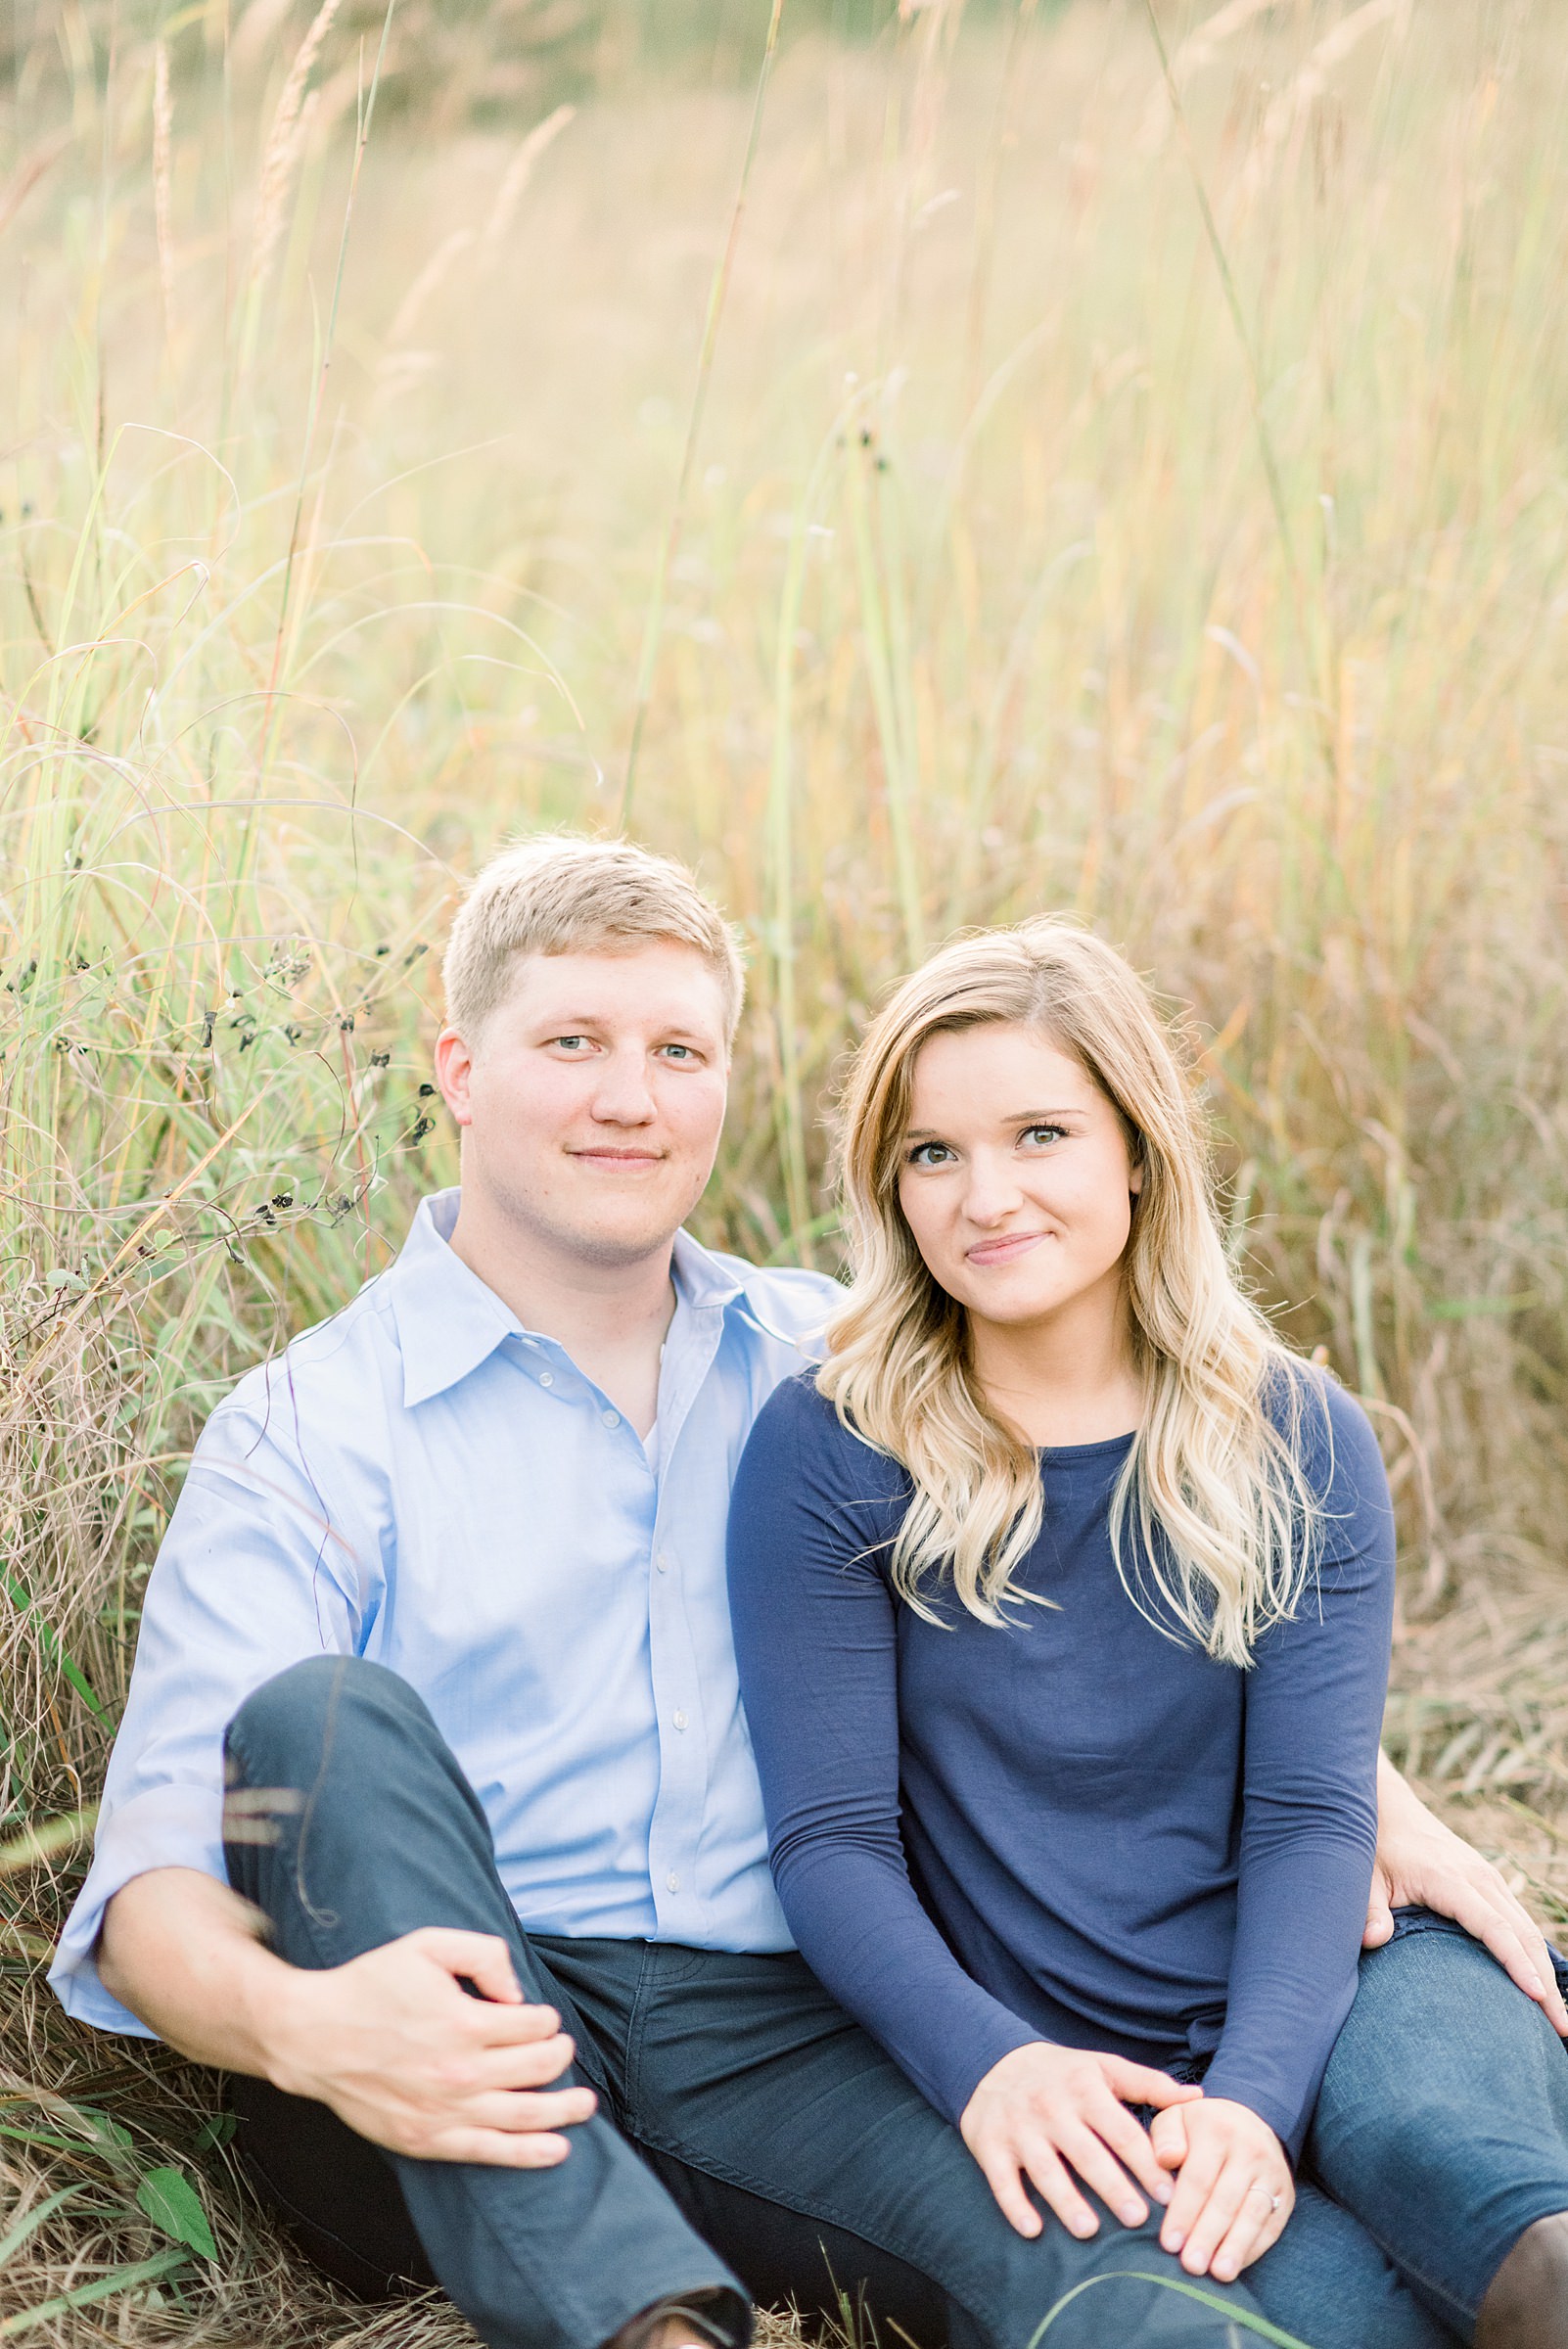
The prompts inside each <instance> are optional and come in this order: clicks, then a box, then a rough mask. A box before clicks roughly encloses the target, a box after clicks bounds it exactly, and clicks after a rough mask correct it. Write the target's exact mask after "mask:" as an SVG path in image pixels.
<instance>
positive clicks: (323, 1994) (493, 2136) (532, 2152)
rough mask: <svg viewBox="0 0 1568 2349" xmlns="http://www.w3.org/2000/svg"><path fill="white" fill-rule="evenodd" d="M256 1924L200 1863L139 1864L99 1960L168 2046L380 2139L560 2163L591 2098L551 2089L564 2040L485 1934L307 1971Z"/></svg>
mask: <svg viewBox="0 0 1568 2349" xmlns="http://www.w3.org/2000/svg"><path fill="white" fill-rule="evenodd" d="M265 1930H266V1927H265V1920H264V1919H263V1918H262V1917H261V1915H260V1914H259V1913H258V1911H255V1910H254V1909H252V1908H251V1907H250V1906H249V1904H248V1903H247V1902H245V1901H242V1900H241V1899H240V1897H239V1895H238V1894H237V1893H234V1892H231V1891H230V1890H229V1888H228V1886H227V1885H226V1884H219V1883H218V1882H216V1880H215V1879H214V1878H213V1877H211V1876H208V1875H204V1874H203V1873H202V1871H201V1870H200V1869H199V1868H190V1867H162V1868H153V1869H149V1871H148V1872H147V1874H146V1875H142V1876H133V1877H132V1878H131V1880H130V1882H129V1883H128V1884H125V1885H122V1886H121V1888H120V1890H119V1891H118V1892H116V1893H115V1897H114V1899H113V1900H112V1901H111V1902H110V1904H109V1907H108V1909H107V1910H106V1911H105V1912H104V1929H103V1934H102V1937H101V1940H100V1945H99V1952H98V1970H99V1973H100V1974H101V1976H102V1978H103V1982H104V1987H105V1988H106V1989H107V1990H108V1991H109V1992H110V1993H111V1994H112V1995H113V1996H114V1997H115V1998H116V1999H119V2000H121V2001H122V2002H123V2003H124V2004H125V2005H127V2006H128V2007H129V2008H130V2010H131V2012H132V2013H133V2014H138V2015H140V2016H141V2019H142V2021H143V2022H144V2023H146V2024H147V2025H148V2026H149V2028H150V2029H152V2030H154V2031H156V2032H157V2033H158V2036H159V2038H160V2039H165V2040H167V2042H168V2044H169V2045H170V2047H173V2048H178V2049H179V2050H180V2052H181V2054H183V2055H189V2056H190V2057H191V2058H192V2059H193V2061H195V2062H197V2063H212V2064H217V2065H219V2066H221V2068H222V2069H223V2070H224V2071H230V2072H249V2073H251V2074H252V2075H253V2076H254V2078H256V2079H261V2080H270V2081H271V2082H272V2084H273V2086H274V2087H275V2088H281V2089H283V2090H285V2091H286V2092H287V2093H288V2094H290V2095H291V2096H313V2097H314V2098H315V2099H316V2100H317V2101H318V2102H319V2103H322V2104H329V2105H330V2106H331V2107H332V2109H333V2111H334V2112H336V2113H337V2114H338V2116H339V2118H340V2119H342V2120H345V2121H346V2122H347V2124H348V2126H349V2128H350V2129H354V2130H357V2131H358V2133H359V2135H360V2136H361V2137H368V2138H369V2139H371V2141H372V2142H374V2143H376V2144H378V2145H385V2146H386V2147H387V2148H388V2150H389V2151H391V2152H393V2153H410V2154H413V2155H415V2156H416V2157H417V2158H418V2159H420V2160H424V2161H484V2162H490V2163H492V2164H494V2165H495V2166H496V2167H498V2168H503V2169H514V2170H535V2169H549V2168H551V2167H553V2165H554V2164H555V2163H556V2162H560V2161H565V2159H566V2158H567V2155H568V2153H569V2152H570V2150H571V2146H570V2142H569V2141H568V2140H567V2139H566V2138H565V2137H563V2136H562V2135H561V2134H560V2133H561V2131H562V2130H564V2129H569V2128H571V2127H572V2126H573V2125H574V2124H576V2123H578V2122H581V2121H585V2120H586V2119H587V2118H588V2116H589V2115H590V2113H592V2111H593V2110H594V2105H595V2101H596V2099H595V2097H594V2095H593V2091H592V2090H591V2089H587V2088H558V2089H552V2087H551V2083H552V2082H554V2081H557V2080H559V2079H560V2077H561V2074H562V2073H563V2072H564V2071H565V2069H566V2067H567V2065H568V2064H569V2063H570V2062H571V2060H572V2055H573V2046H572V2042H571V2040H570V2039H568V2038H567V2037H566V2036H565V2034H564V2033H563V2031H562V2029H561V2018H560V2016H559V2015H558V2014H557V2013H556V2011H555V2009H554V2008H553V2007H552V2006H530V2005H528V2004H525V2003H524V1999H523V1993H522V1991H521V1990H520V1989H519V1988H518V1982H517V1976H516V1975H515V1974H514V1972H513V1970H512V1956H511V1951H510V1950H509V1948H508V1946H507V1944H506V1943H505V1942H504V1941H503V1940H502V1939H501V1938H500V1937H499V1935H497V1934H490V1933H462V1932H457V1931H447V1930H445V1929H444V1928H442V1927H438V1926H427V1927H426V1928H425V1930H424V1931H422V1932H419V1933H405V1934H404V1935H403V1937H402V1938H401V1940H399V1941H391V1942H388V1943H387V1944H386V1946H385V1947H384V1948H382V1949H379V1950H369V1951H367V1952H366V1954H365V1955H364V1957H354V1958H351V1959H350V1960H349V1962H348V1963H347V1964H346V1965H337V1966H329V1967H327V1968H326V1969H325V1970H323V1971H322V1972H320V1973H314V1972H308V1971H306V1970H304V1969H303V1968H301V1967H300V1966H294V1965H287V1964H285V1962H284V1960H283V1959H282V1958H281V1957H278V1956H276V1954H275V1953H274V1952H273V1951H271V1950H269V1949H267V1948H266V1946H265V1942H264V1934H265ZM465 1982H471V1983H472V1984H473V1985H474V1988H475V1989H476V1990H477V1991H478V1992H479V1994H480V1995H479V1997H478V1998H471V1997H470V1996H469V1994H468V1992H467V1991H465V1990H464V1988H463V1987H462V1986H463V1984H464V1983H465Z"/></svg>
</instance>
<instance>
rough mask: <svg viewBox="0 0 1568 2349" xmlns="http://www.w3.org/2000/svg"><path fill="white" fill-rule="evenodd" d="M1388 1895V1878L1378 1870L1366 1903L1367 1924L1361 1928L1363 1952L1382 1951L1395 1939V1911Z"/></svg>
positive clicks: (1373, 1878) (1374, 1875)
mask: <svg viewBox="0 0 1568 2349" xmlns="http://www.w3.org/2000/svg"><path fill="white" fill-rule="evenodd" d="M1388 1895H1389V1882H1388V1878H1387V1876H1385V1875H1384V1873H1383V1871H1382V1869H1381V1868H1378V1869H1376V1870H1375V1871H1374V1873H1373V1876H1372V1889H1371V1892H1370V1893H1369V1894H1368V1896H1367V1902H1366V1922H1365V1924H1364V1925H1363V1926H1362V1928H1361V1947H1362V1949H1363V1950H1380V1949H1381V1948H1382V1947H1383V1944H1384V1943H1385V1942H1386V1941H1388V1940H1390V1939H1392V1937H1393V1932H1394V1911H1393V1910H1392V1909H1391V1908H1390V1907H1389V1900H1388Z"/></svg>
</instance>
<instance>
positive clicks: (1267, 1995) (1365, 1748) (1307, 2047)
mask: <svg viewBox="0 0 1568 2349" xmlns="http://www.w3.org/2000/svg"><path fill="white" fill-rule="evenodd" d="M1322 1394H1323V1401H1322V1403H1321V1404H1319V1403H1318V1402H1317V1400H1316V1398H1315V1397H1314V1398H1313V1399H1312V1400H1311V1402H1310V1403H1309V1405H1308V1409H1309V1412H1310V1424H1309V1429H1308V1433H1307V1438H1306V1441H1307V1445H1308V1456H1309V1473H1310V1474H1311V1475H1312V1476H1313V1480H1314V1483H1315V1484H1316V1485H1317V1486H1318V1488H1319V1490H1320V1491H1321V1492H1323V1494H1324V1531H1323V1537H1322V1542H1321V1546H1320V1557H1319V1561H1318V1569H1317V1574H1316V1578H1315V1589H1314V1588H1312V1587H1310V1588H1309V1590H1308V1593H1307V1596H1306V1597H1305V1598H1304V1600H1303V1602H1302V1604H1301V1606H1300V1608H1299V1609H1298V1611H1297V1614H1296V1616H1295V1618H1294V1620H1293V1621H1291V1622H1289V1623H1286V1624H1281V1625H1279V1626H1278V1627H1277V1628H1276V1629H1275V1630H1274V1631H1273V1632H1271V1633H1270V1634H1269V1635H1268V1637H1267V1638H1266V1639H1265V1640H1264V1641H1263V1642H1262V1643H1261V1644H1260V1648H1259V1652H1258V1656H1257V1660H1256V1662H1255V1663H1254V1665H1253V1667H1252V1670H1251V1671H1250V1672H1249V1673H1248V1674H1247V1675H1246V1679H1245V1681H1244V1690H1245V1706H1246V1720H1245V1730H1244V1766H1243V1798H1242V1799H1243V1811H1242V1826H1241V1849H1240V1868H1239V1878H1238V1885H1237V1908H1236V1930H1235V1942H1234V1949H1233V1953H1232V1957H1231V1962H1230V1983H1229V1996H1228V2000H1227V2003H1226V2010H1225V2025H1224V2032H1223V2036H1222V2040H1221V2043H1220V2048H1219V2051H1218V2052H1217V2054H1216V2056H1215V2059H1214V2062H1213V2064H1212V2065H1211V2066H1210V2069H1209V2073H1208V2076H1207V2079H1206V2080H1205V2083H1204V2086H1205V2091H1206V2093H1207V2094H1208V2095H1209V2096H1229V2097H1233V2098H1234V2099H1235V2100H1236V2101H1237V2102H1238V2103H1242V2104H1246V2105H1248V2106H1250V2107H1251V2109H1252V2110H1253V2111H1254V2112H1257V2113H1259V2114H1261V2115H1262V2117H1263V2118H1264V2119H1265V2120H1266V2121H1267V2122H1268V2125H1269V2127H1270V2128H1271V2129H1272V2130H1273V2131H1274V2133H1275V2135H1276V2136H1277V2137H1278V2138H1279V2139H1280V2141H1281V2142H1282V2143H1283V2144H1284V2145H1285V2146H1286V2147H1287V2149H1288V2150H1289V2152H1290V2154H1291V2157H1292V2159H1294V2158H1295V2157H1296V2156H1297V2155H1298V2154H1299V2153H1300V2151H1301V2146H1302V2141H1303V2139H1304V2138H1305V2136H1306V2134H1307V2125H1308V2122H1309V2120H1310V2119H1311V2116H1312V2108H1313V2104H1314V2100H1315V2098H1316V2095H1317V2090H1318V2087H1319V2084H1320V2083H1321V2080H1322V2076H1323V2068H1324V2066H1325V2065H1326V2063H1327V2061H1328V2057H1329V2054H1330V2052H1331V2050H1332V2049H1333V2045H1334V2041H1335V2039H1336V2037H1337V2036H1338V2033H1339V2029H1340V2026H1341V2024H1342V2023H1343V2022H1344V2020H1345V2017H1346V2015H1347V2013H1348V2012H1349V2011H1350V2004H1351V2001H1352V1999H1353V1998H1354V1997H1355V1995H1356V1975H1357V1960H1358V1957H1359V1954H1360V1938H1361V1928H1362V1925H1363V1923H1364V1921H1365V1916H1366V1898H1367V1892H1368V1889H1369V1887H1370V1884H1371V1875H1372V1862H1373V1855H1374V1852H1375V1850H1376V1845H1377V1797H1376V1773H1377V1746H1378V1737H1379V1734H1380V1732H1381V1727H1382V1719H1383V1706H1384V1699H1385V1694H1386V1690H1387V1685H1388V1657H1389V1643H1390V1637H1391V1633H1392V1623H1393V1605H1394V1524H1393V1512H1392V1508H1391V1506H1390V1502H1389V1497H1388V1485H1387V1480H1386V1478H1385V1476H1384V1473H1383V1463H1382V1460H1381V1458H1380V1456H1379V1453H1378V1450H1377V1445H1376V1442H1375V1440H1374V1438H1373V1435H1372V1431H1371V1429H1370V1427H1369V1426H1368V1424H1367V1421H1366V1418H1365V1415H1364V1414H1363V1412H1362V1411H1361V1410H1360V1407H1359V1406H1358V1405H1356V1404H1355V1403H1354V1402H1353V1401H1352V1400H1351V1399H1350V1397H1348V1396H1347V1395H1346V1394H1345V1393H1344V1392H1343V1390H1342V1389H1340V1388H1338V1387H1335V1386H1332V1385H1325V1387H1324V1389H1323V1390H1322Z"/></svg>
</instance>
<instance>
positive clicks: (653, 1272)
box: [448, 1192, 675, 1435]
mask: <svg viewBox="0 0 1568 2349" xmlns="http://www.w3.org/2000/svg"><path fill="white" fill-rule="evenodd" d="M448 1244H449V1246H450V1248H451V1250H452V1253H453V1255H454V1256H456V1257H457V1258H459V1259H460V1260H461V1262H462V1263H463V1264H465V1265H467V1267H468V1268H469V1270H470V1271H471V1272H474V1273H476V1274H477V1275H478V1276H479V1278H480V1279H481V1280H483V1281H484V1285H485V1287H486V1288H488V1289H493V1290H494V1292H495V1294H496V1296H497V1297H499V1298H500V1300H501V1303H502V1304H503V1305H504V1306H506V1307H507V1309H508V1311H509V1312H511V1313H515V1314H516V1315H517V1318H518V1320H519V1321H520V1322H521V1323H522V1324H523V1327H524V1328H525V1329H527V1330H531V1331H532V1332H534V1334H535V1335H537V1336H539V1337H544V1338H554V1339H555V1340H556V1342H557V1343H558V1344H559V1345H560V1346H562V1347H564V1348H565V1350H566V1352H567V1353H568V1354H569V1355H570V1356H571V1358H572V1359H573V1361H574V1362H575V1363H576V1366H577V1368H578V1369H579V1370H580V1371H581V1372H582V1374H583V1376H584V1377H585V1378H591V1379H592V1380H593V1382H594V1384H595V1386H597V1387H600V1388H602V1389H603V1391H604V1393H605V1394H606V1395H607V1396H608V1397H609V1398H610V1401H611V1402H612V1403H613V1404H614V1405H616V1407H617V1409H618V1410H620V1411H621V1413H622V1414H623V1417H625V1418H627V1419H629V1420H630V1421H631V1424H632V1425H633V1427H634V1428H635V1429H636V1430H637V1433H638V1434H639V1435H646V1434H647V1432H648V1430H649V1429H650V1428H651V1427H652V1425H653V1423H654V1420H655V1418H656V1417H657V1416H658V1410H659V1357H660V1352H661V1350H662V1348H663V1346H664V1342H665V1337H666V1333H667V1332H668V1330H669V1324H670V1320H671V1318H672V1317H673V1314H674V1311H675V1291H674V1284H673V1279H672V1276H671V1270H670V1266H671V1257H672V1253H673V1242H672V1241H669V1242H667V1243H666V1244H665V1246H664V1247H663V1248H662V1249H660V1250H659V1251H657V1252H656V1253H654V1254H653V1255H650V1256H648V1257H644V1258H639V1259H637V1260H636V1261H635V1262H633V1263H631V1264H621V1265H603V1264H595V1263H592V1262H591V1261H590V1262H584V1261H583V1260H582V1259H580V1258H569V1257H567V1256H566V1255H564V1254H563V1253H562V1252H561V1251H559V1250H557V1249H554V1248H551V1247H550V1246H548V1245H547V1244H545V1243H542V1242H540V1241H539V1240H538V1239H537V1238H536V1237H535V1236H534V1235H532V1234H529V1233H520V1232H518V1231H517V1230H516V1229H515V1227H513V1226H511V1225H510V1224H508V1223H505V1222H503V1221H501V1220H500V1219H498V1218H497V1217H496V1216H495V1215H494V1214H493V1212H490V1213H486V1211H485V1206H484V1203H483V1201H482V1199H481V1198H479V1197H475V1196H471V1195H470V1194H469V1193H468V1192H464V1194H463V1196H462V1199H461V1201H460V1204H459V1207H458V1213H457V1221H456V1222H455V1223H454V1224H453V1226H452V1233H451V1239H450V1241H449V1243H448Z"/></svg>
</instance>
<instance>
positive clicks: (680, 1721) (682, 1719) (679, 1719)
mask: <svg viewBox="0 0 1568 2349" xmlns="http://www.w3.org/2000/svg"><path fill="white" fill-rule="evenodd" d="M675 1727H676V1728H677V1729H683V1728H684V1727H686V1716H685V1714H684V1713H677V1714H676V1715H675Z"/></svg>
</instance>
